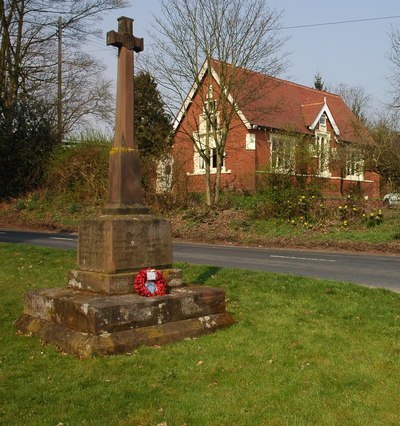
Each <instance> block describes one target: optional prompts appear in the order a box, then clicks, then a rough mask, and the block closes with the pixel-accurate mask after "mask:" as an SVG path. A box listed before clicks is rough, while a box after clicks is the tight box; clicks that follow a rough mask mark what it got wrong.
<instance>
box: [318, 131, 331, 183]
mask: <svg viewBox="0 0 400 426" xmlns="http://www.w3.org/2000/svg"><path fill="white" fill-rule="evenodd" d="M329 140H330V139H329V135H328V134H317V135H316V136H315V157H316V158H317V174H318V176H321V177H330V176H331V173H330V171H329V145H330V144H329Z"/></svg>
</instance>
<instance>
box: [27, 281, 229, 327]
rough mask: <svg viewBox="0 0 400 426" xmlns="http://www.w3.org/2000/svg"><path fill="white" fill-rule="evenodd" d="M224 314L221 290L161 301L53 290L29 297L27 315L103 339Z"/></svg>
mask: <svg viewBox="0 0 400 426" xmlns="http://www.w3.org/2000/svg"><path fill="white" fill-rule="evenodd" d="M223 312H225V292H224V290H223V289H220V288H210V287H202V286H184V287H179V288H175V289H172V290H171V293H170V294H168V295H165V296H158V297H142V296H139V295H137V294H124V295H113V296H104V295H98V294H94V293H89V292H82V291H77V290H73V289H64V288H52V289H44V290H36V291H31V292H29V293H27V294H26V298H25V309H24V313H25V314H26V315H29V316H31V317H34V318H38V319H41V320H45V321H49V322H53V323H56V324H61V325H63V326H65V327H67V328H71V329H74V330H77V331H80V332H83V333H90V334H92V335H100V334H102V333H112V332H119V331H123V330H130V329H136V328H140V327H148V326H153V325H160V324H164V323H166V322H176V321H181V320H186V319H189V318H196V317H202V318H204V317H206V316H209V315H213V314H220V313H223Z"/></svg>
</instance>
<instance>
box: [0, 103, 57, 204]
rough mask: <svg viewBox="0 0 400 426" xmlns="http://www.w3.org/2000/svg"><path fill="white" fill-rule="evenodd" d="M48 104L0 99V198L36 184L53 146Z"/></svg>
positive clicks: (53, 136)
mask: <svg viewBox="0 0 400 426" xmlns="http://www.w3.org/2000/svg"><path fill="white" fill-rule="evenodd" d="M53 128H54V123H53V122H52V118H51V116H50V115H49V107H48V105H46V104H45V103H43V102H40V101H38V100H36V99H33V98H28V97H25V98H22V97H20V98H19V99H17V100H16V101H15V102H14V103H13V104H12V105H11V106H6V105H5V102H3V100H2V99H0V198H8V197H11V196H16V195H18V194H21V193H24V192H25V191H29V190H31V189H34V188H36V187H37V186H39V185H40V183H41V180H42V177H43V173H44V171H45V168H46V165H47V162H48V160H49V157H50V154H51V152H52V150H53V148H54V147H55V145H56V137H55V134H54V132H53V130H52V129H53Z"/></svg>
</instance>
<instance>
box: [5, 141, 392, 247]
mask: <svg viewBox="0 0 400 426" xmlns="http://www.w3.org/2000/svg"><path fill="white" fill-rule="evenodd" d="M110 146H111V145H110V141H108V140H106V139H102V138H99V137H97V136H93V137H87V136H86V137H85V138H84V139H82V140H77V141H75V142H74V143H71V144H69V145H68V146H60V147H57V149H56V150H55V151H54V152H53V154H52V155H51V157H50V158H49V164H48V167H47V169H46V174H45V176H44V179H43V184H42V185H41V186H40V187H39V188H38V189H36V190H34V191H31V192H29V193H26V194H24V195H20V196H19V197H17V198H14V199H8V200H3V201H1V202H0V227H4V228H6V227H10V228H25V229H26V228H28V229H29V228H34V229H46V230H58V231H77V228H78V224H79V222H80V221H81V220H82V219H84V218H87V217H93V216H96V215H98V214H100V209H101V206H102V205H103V204H104V203H105V199H106V193H107V184H108V182H107V180H108V178H107V174H108V153H109V150H110ZM155 164H156V158H155V157H154V156H153V155H149V154H148V155H143V156H142V175H143V176H144V178H143V182H142V184H143V188H144V191H143V198H144V200H145V203H146V205H147V206H148V207H149V209H150V211H151V212H152V213H154V214H156V215H159V216H164V217H168V218H169V219H171V221H172V225H173V233H174V237H175V238H181V239H185V240H193V241H199V242H211V243H216V242H219V243H231V244H246V245H260V246H280V247H293V246H296V247H308V248H331V249H336V248H337V249H348V250H365V251H372V250H374V251H381V252H390V253H400V210H390V209H388V208H384V207H383V206H382V205H380V204H379V202H377V201H376V200H375V201H370V200H365V198H364V197H363V196H362V194H360V193H357V192H356V191H354V192H352V193H348V194H346V196H344V197H342V198H340V199H339V198H338V199H335V200H332V199H330V200H326V199H324V197H323V196H322V195H321V187H320V184H319V183H318V182H315V183H314V185H310V184H308V183H307V185H301V183H300V184H299V185H297V186H296V185H292V182H291V181H288V180H287V179H286V180H285V179H284V178H282V177H281V176H278V177H276V176H275V177H272V178H271V181H270V182H269V185H268V182H266V183H267V185H266V187H265V188H264V190H263V191H262V192H261V193H258V194H253V195H244V194H237V193H234V192H225V193H223V194H222V199H221V202H220V204H219V206H218V207H217V208H216V207H214V208H209V207H206V206H205V202H204V199H203V197H202V196H201V195H199V194H189V193H187V192H186V191H185V190H184V184H182V185H181V186H180V185H176V187H175V189H174V191H173V192H172V193H171V194H165V195H155V191H154V186H155V183H154V180H155V169H156V167H155ZM178 183H179V182H178Z"/></svg>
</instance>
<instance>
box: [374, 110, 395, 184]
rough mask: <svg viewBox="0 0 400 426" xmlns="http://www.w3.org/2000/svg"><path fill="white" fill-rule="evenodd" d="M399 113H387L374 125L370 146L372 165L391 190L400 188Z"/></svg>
mask: <svg viewBox="0 0 400 426" xmlns="http://www.w3.org/2000/svg"><path fill="white" fill-rule="evenodd" d="M398 122H399V119H398V114H394V115H392V116H390V115H388V114H386V116H385V117H384V118H380V119H379V121H377V122H376V123H375V124H374V125H373V127H372V135H373V139H374V143H373V144H371V145H370V146H368V151H369V156H368V158H369V161H370V162H371V164H370V167H371V169H373V170H374V171H375V172H377V173H378V174H379V175H380V176H381V177H382V178H383V179H384V181H385V182H386V183H387V184H388V186H389V188H388V189H389V190H391V191H399V190H400V133H399V131H398V129H396V127H397V126H398Z"/></svg>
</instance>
